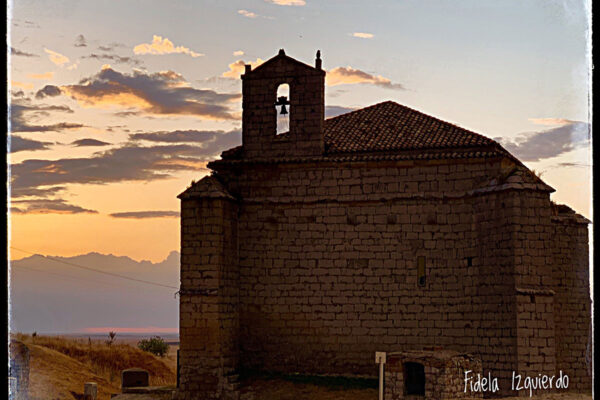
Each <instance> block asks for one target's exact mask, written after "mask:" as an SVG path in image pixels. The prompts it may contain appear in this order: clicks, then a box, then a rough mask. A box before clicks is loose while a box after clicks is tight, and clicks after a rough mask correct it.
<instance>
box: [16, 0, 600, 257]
mask: <svg viewBox="0 0 600 400" xmlns="http://www.w3.org/2000/svg"><path fill="white" fill-rule="evenodd" d="M589 7H590V2H588V1H584V0H578V1H576V0H564V1H549V0H531V1H526V2H523V1H518V0H514V1H512V0H511V1H509V0H502V1H501V0H472V1H471V0H452V1H450V0H448V1H441V0H425V1H423V0H404V1H384V0H379V1H377V0H375V1H369V2H366V1H354V0H327V1H316V0H246V1H216V0H215V1H172V2H168V3H165V2H164V1H160V2H159V1H150V0H145V1H127V0H125V1H119V2H115V1H102V0H94V1H84V0H77V1H70V0H54V1H52V2H49V1H41V0H40V1H32V0H13V1H12V2H11V3H10V4H9V6H8V15H9V23H8V41H9V49H10V54H9V68H8V73H9V77H8V81H9V94H8V99H9V105H10V112H11V115H10V121H9V132H11V134H10V135H9V136H8V139H9V142H10V143H9V144H10V150H9V153H8V155H7V157H8V162H9V166H10V171H9V172H10V181H9V183H10V198H9V200H10V201H11V203H10V207H11V208H10V210H11V212H10V219H9V223H10V229H9V232H10V245H11V246H12V247H11V254H10V257H11V259H20V258H24V257H28V256H30V255H31V254H32V253H36V254H42V255H53V256H61V257H72V256H76V255H80V254H86V253H90V252H97V253H101V254H114V255H117V256H127V257H130V258H131V259H133V260H138V261H139V260H149V261H152V262H160V261H162V260H165V259H166V258H167V256H168V255H169V254H170V252H171V251H173V250H178V249H179V219H178V210H179V200H178V199H177V198H176V196H177V194H179V193H180V192H182V191H183V190H185V188H186V187H187V186H188V185H189V184H190V183H191V181H192V180H198V179H200V178H201V177H202V176H204V175H206V174H207V173H208V171H207V169H206V163H207V162H208V161H210V160H213V159H216V158H218V156H219V154H220V153H221V151H223V150H226V149H228V148H230V147H233V146H236V145H238V144H240V143H241V133H240V130H241V120H240V116H241V81H240V79H239V75H240V72H241V71H243V65H244V64H248V63H251V64H253V65H258V64H260V63H261V62H263V61H264V60H267V59H269V58H271V57H272V56H274V55H276V54H277V52H278V50H279V49H280V48H284V49H285V51H286V54H288V55H289V56H291V57H294V58H297V59H299V60H300V61H303V62H306V63H308V64H313V62H314V58H315V53H316V51H317V50H320V51H321V58H322V59H323V68H324V69H326V71H327V78H326V105H327V107H328V108H327V112H328V115H335V114H336V113H340V112H345V111H350V110H352V109H356V108H362V107H365V106H368V105H371V104H375V103H378V102H382V101H387V100H393V101H396V102H398V103H400V104H404V105H407V106H409V107H412V108H415V109H417V110H420V111H422V112H425V113H427V114H430V115H433V116H435V117H438V118H440V119H443V120H446V121H449V122H452V123H455V124H457V125H459V126H462V127H464V128H467V129H471V130H473V131H475V132H479V133H481V134H483V135H485V136H488V137H490V138H494V139H496V140H498V141H499V142H500V143H502V144H503V145H504V146H505V147H506V148H507V149H508V150H509V151H510V152H511V153H513V154H514V155H516V156H517V157H519V158H520V159H521V160H522V161H523V162H524V163H525V164H526V165H527V166H528V167H529V168H531V169H535V170H536V171H537V172H541V173H542V179H544V180H545V181H546V183H548V184H549V185H551V186H552V187H553V188H555V189H556V190H557V191H556V193H554V194H553V195H552V199H553V200H555V201H557V202H559V203H566V204H568V205H569V206H571V207H572V208H574V209H575V210H576V211H577V212H579V213H581V214H583V215H584V216H586V217H588V218H590V217H591V209H590V207H591V201H590V198H591V182H590V177H591V157H590V151H591V150H590V148H591V147H590V145H591V143H590V140H591V136H590V121H591V118H590V113H591V109H590V107H589V104H588V103H589V100H588V99H589V95H590V93H589V65H590V59H589V55H590V53H589V52H590V43H589V40H588V39H589V31H588V28H589V10H588V9H589Z"/></svg>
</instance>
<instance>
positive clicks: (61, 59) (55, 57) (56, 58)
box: [44, 48, 69, 67]
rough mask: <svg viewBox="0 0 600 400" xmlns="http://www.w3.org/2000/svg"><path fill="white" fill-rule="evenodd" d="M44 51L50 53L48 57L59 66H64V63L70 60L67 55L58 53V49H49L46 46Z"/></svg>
mask: <svg viewBox="0 0 600 400" xmlns="http://www.w3.org/2000/svg"><path fill="white" fill-rule="evenodd" d="M44 51H45V52H46V54H48V58H49V59H50V61H52V62H53V63H54V64H56V65H58V66H59V67H62V66H63V65H65V64H66V63H68V62H69V58H68V57H67V56H63V55H62V54H60V53H57V52H56V51H52V50H48V49H46V48H44Z"/></svg>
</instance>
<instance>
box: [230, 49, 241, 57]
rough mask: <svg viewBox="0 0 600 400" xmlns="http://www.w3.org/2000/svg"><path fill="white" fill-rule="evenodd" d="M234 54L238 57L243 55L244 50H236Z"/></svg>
mask: <svg viewBox="0 0 600 400" xmlns="http://www.w3.org/2000/svg"><path fill="white" fill-rule="evenodd" d="M233 55H234V56H236V57H239V56H243V55H244V52H243V50H236V51H234V52H233Z"/></svg>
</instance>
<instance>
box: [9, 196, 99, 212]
mask: <svg viewBox="0 0 600 400" xmlns="http://www.w3.org/2000/svg"><path fill="white" fill-rule="evenodd" d="M11 206H12V207H11V209H10V211H11V212H12V213H15V214H82V213H85V214H97V213H98V211H96V210H89V209H87V208H83V207H79V206H76V205H73V204H69V203H67V202H66V201H65V200H63V199H52V200H50V199H35V200H13V201H12V202H11Z"/></svg>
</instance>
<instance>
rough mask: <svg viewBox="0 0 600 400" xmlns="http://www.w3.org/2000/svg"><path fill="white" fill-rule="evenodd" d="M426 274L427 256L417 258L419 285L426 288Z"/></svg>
mask: <svg viewBox="0 0 600 400" xmlns="http://www.w3.org/2000/svg"><path fill="white" fill-rule="evenodd" d="M425 283H426V273H425V256H419V257H417V284H418V285H419V287H425Z"/></svg>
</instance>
